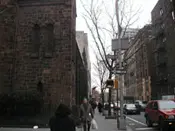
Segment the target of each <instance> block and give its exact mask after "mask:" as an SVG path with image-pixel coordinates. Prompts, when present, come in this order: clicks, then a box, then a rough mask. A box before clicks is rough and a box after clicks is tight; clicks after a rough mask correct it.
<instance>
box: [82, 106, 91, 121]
mask: <svg viewBox="0 0 175 131" xmlns="http://www.w3.org/2000/svg"><path fill="white" fill-rule="evenodd" d="M80 118H81V119H82V120H87V121H91V120H92V119H93V118H94V112H93V110H92V107H91V105H90V104H89V103H86V104H85V103H84V104H81V106H80Z"/></svg>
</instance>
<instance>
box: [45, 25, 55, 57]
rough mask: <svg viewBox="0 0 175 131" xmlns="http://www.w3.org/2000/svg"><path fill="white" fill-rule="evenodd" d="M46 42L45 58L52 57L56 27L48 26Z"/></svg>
mask: <svg viewBox="0 0 175 131" xmlns="http://www.w3.org/2000/svg"><path fill="white" fill-rule="evenodd" d="M45 42H46V43H45V56H46V57H50V56H52V53H53V46H54V27H53V25H52V24H48V25H47V26H46V28H45Z"/></svg>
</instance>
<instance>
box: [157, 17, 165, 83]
mask: <svg viewBox="0 0 175 131" xmlns="http://www.w3.org/2000/svg"><path fill="white" fill-rule="evenodd" d="M164 26H165V25H164V23H163V21H162V19H161V18H160V17H159V18H158V19H157V20H156V24H155V27H154V28H155V31H154V35H155V38H156V47H155V56H156V57H155V58H156V84H157V85H164V86H165V85H167V81H168V78H167V75H168V74H167V52H166V35H165V33H164V28H165V27H164Z"/></svg>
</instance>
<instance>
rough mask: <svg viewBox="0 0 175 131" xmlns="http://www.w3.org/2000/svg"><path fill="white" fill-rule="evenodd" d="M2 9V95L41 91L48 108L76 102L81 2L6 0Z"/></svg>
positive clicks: (0, 15) (0, 54)
mask: <svg viewBox="0 0 175 131" xmlns="http://www.w3.org/2000/svg"><path fill="white" fill-rule="evenodd" d="M0 12H1V14H0V43H1V44H0V93H11V92H33V93H36V92H39V93H40V94H41V95H42V97H43V99H44V103H45V108H46V110H47V109H49V108H52V109H53V108H55V107H56V106H57V105H58V103H59V102H61V101H62V102H64V103H66V104H68V105H72V104H74V103H75V95H76V88H75V87H76V75H78V74H77V69H78V65H76V64H77V63H78V61H80V64H81V59H79V58H78V57H77V53H79V54H80V52H79V51H78V50H77V43H76V40H75V21H76V3H75V0H35V1H34V0H17V1H15V0H0ZM80 66H82V65H80Z"/></svg>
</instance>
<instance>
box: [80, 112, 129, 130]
mask: <svg viewBox="0 0 175 131" xmlns="http://www.w3.org/2000/svg"><path fill="white" fill-rule="evenodd" d="M95 120H96V122H97V124H98V130H97V131H119V130H118V129H117V120H116V119H105V117H104V116H102V115H100V114H99V113H98V112H96V114H95ZM91 130H92V129H91ZM77 131H83V130H81V129H77ZM94 131H95V130H94ZM127 131H132V130H131V129H127Z"/></svg>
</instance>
